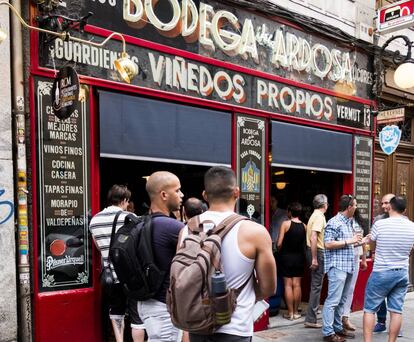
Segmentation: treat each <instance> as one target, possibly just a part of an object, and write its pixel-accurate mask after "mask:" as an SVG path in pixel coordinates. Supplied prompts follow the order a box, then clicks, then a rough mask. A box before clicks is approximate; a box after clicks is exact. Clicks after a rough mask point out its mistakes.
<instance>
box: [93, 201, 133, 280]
mask: <svg viewBox="0 0 414 342" xmlns="http://www.w3.org/2000/svg"><path fill="white" fill-rule="evenodd" d="M120 210H122V209H121V208H120V207H118V206H115V205H112V206H109V207H107V208H105V209H104V210H102V211H101V212H99V213H97V214H96V215H95V216H94V217H93V218H92V220H91V222H90V224H89V230H90V232H91V234H92V237H93V240H94V241H95V244H96V246H97V247H98V249H99V251H100V252H101V256H102V262H103V266H105V267H107V266H108V253H109V244H110V242H111V233H112V224H113V222H114V219H115V215H116V213H117V212H118V211H120ZM129 214H131V213H130V212H128V211H124V212H122V214H120V215H119V217H118V221H117V223H116V228H115V232H116V231H117V230H118V229H119V228H121V227H122V226H123V224H124V221H125V216H127V215H129ZM110 267H111V270H112V275H113V277H114V280H115V282H116V283H117V282H118V277H117V276H116V273H115V271H114V267H113V266H112V264H111V265H110Z"/></svg>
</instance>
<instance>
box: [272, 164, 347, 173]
mask: <svg viewBox="0 0 414 342" xmlns="http://www.w3.org/2000/svg"><path fill="white" fill-rule="evenodd" d="M272 166H276V167H286V168H288V169H300V170H315V171H326V172H335V173H346V174H349V175H352V170H351V171H347V170H339V169H329V168H326V169H325V168H322V167H310V166H301V165H289V164H278V163H272Z"/></svg>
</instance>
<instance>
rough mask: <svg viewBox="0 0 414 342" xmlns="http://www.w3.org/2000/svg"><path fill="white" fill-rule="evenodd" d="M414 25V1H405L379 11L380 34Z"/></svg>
mask: <svg viewBox="0 0 414 342" xmlns="http://www.w3.org/2000/svg"><path fill="white" fill-rule="evenodd" d="M413 25H414V0H408V1H407V0H403V1H399V2H394V3H392V4H390V5H387V6H384V7H382V8H380V9H379V10H378V14H377V29H378V31H379V32H382V33H386V32H394V31H397V30H401V29H403V28H405V27H410V26H413Z"/></svg>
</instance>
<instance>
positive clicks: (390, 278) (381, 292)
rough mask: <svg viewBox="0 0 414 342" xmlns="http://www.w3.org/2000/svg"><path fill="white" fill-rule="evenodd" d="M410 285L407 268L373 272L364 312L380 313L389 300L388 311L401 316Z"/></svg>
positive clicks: (369, 281) (367, 288) (366, 293)
mask: <svg viewBox="0 0 414 342" xmlns="http://www.w3.org/2000/svg"><path fill="white" fill-rule="evenodd" d="M408 284H409V281H408V270H407V269H405V268H395V269H390V270H386V271H374V272H372V273H371V275H370V276H369V279H368V283H367V286H366V288H365V301H364V312H369V313H376V312H378V309H379V307H380V306H381V304H382V303H383V302H384V300H385V298H387V306H388V311H391V312H396V313H399V314H401V313H402V309H403V305H404V298H405V294H406V293H407V287H408Z"/></svg>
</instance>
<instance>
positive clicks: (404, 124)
mask: <svg viewBox="0 0 414 342" xmlns="http://www.w3.org/2000/svg"><path fill="white" fill-rule="evenodd" d="M385 126H386V124H383V125H378V126H377V137H378V136H379V132H381V130H382V129H383V128H384V127H385ZM397 126H398V128H399V129H400V130H401V141H405V142H408V143H411V118H405V120H404V121H400V122H398V123H397Z"/></svg>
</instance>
